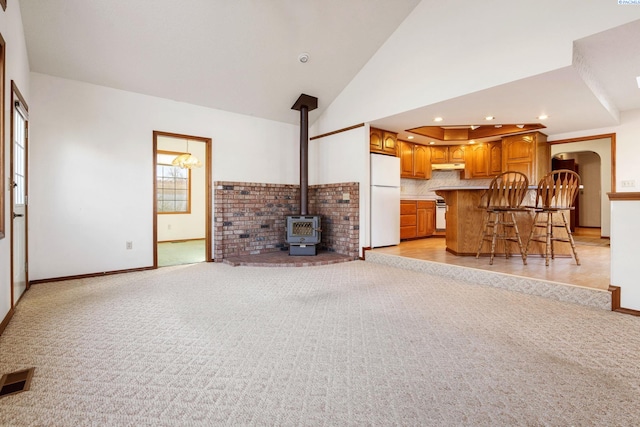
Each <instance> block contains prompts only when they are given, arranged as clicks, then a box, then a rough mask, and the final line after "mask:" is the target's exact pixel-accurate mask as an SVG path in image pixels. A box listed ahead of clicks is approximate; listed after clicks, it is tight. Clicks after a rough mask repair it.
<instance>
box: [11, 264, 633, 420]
mask: <svg viewBox="0 0 640 427" xmlns="http://www.w3.org/2000/svg"><path fill="white" fill-rule="evenodd" d="M639 354H640V318H636V317H632V316H627V315H622V314H617V313H612V312H608V311H605V310H602V309H597V308H589V307H584V306H580V305H576V304H571V303H563V302H559V301H554V300H549V299H544V298H541V297H537V296H531V295H525V294H520V293H516V292H510V291H506V290H503V289H496V288H492V287H488V286H483V285H480V284H472V283H468V282H460V281H455V280H452V279H448V278H445V277H439V276H433V275H428V274H425V273H419V272H415V271H409V270H403V269H398V268H393V267H389V266H384V265H380V264H375V263H371V262H364V261H354V262H349V263H342V264H335V265H329V266H322V267H304V268H288V269H287V268H273V267H270V268H258V267H231V266H228V265H224V264H210V263H201V264H193V265H185V266H177V267H167V268H163V269H158V270H152V271H145V272H137V273H130V274H122V275H113V276H105V277H99V278H94V279H82V280H73V281H67V282H58V283H49V284H40V285H36V286H33V287H32V288H31V289H30V290H29V291H28V292H27V294H26V295H25V296H24V298H23V300H22V301H21V302H20V304H19V305H18V307H17V311H16V314H15V316H14V318H13V320H12V321H11V322H10V324H9V325H8V327H7V329H6V330H5V332H4V334H3V335H2V336H1V337H0V374H1V373H5V372H12V371H16V370H19V369H21V368H24V367H31V366H34V367H35V368H36V370H35V374H34V376H33V379H32V382H31V390H30V391H27V392H24V393H19V394H16V395H12V396H8V397H4V398H1V399H0V425H8V426H26V425H56V426H79V425H83V426H86V425H100V426H103V425H105V426H106V425H109V426H185V425H188V426H210V425H312V426H336V425H338V426H341V425H379V426H390V425H415V426H417V425H420V426H458V425H465V426H507V425H508V426H518V425H521V426H541V425H551V426H570V425H574V426H587V425H588V426H590V425H616V426H631V425H636V424H637V421H638V414H640V363H638V355H639Z"/></svg>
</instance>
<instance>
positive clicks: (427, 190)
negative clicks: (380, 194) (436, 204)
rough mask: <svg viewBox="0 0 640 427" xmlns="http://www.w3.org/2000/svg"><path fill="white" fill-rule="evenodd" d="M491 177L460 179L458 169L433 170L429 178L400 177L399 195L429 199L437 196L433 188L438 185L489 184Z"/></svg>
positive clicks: (438, 186) (405, 197) (406, 197)
mask: <svg viewBox="0 0 640 427" xmlns="http://www.w3.org/2000/svg"><path fill="white" fill-rule="evenodd" d="M490 182H491V179H460V171H457V170H453V171H448V170H434V171H432V173H431V179H405V178H403V179H401V180H400V197H401V198H403V199H429V198H434V197H437V196H436V193H435V192H434V189H436V188H440V187H466V186H477V185H487V186H488V185H489V183H490Z"/></svg>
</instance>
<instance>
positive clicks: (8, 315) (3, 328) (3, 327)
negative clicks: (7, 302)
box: [0, 308, 15, 335]
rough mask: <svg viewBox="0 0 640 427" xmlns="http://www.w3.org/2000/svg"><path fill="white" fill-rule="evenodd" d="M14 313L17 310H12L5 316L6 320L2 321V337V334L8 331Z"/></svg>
mask: <svg viewBox="0 0 640 427" xmlns="http://www.w3.org/2000/svg"><path fill="white" fill-rule="evenodd" d="M13 313H15V309H13V308H12V309H10V310H9V312H8V313H7V315H6V316H4V319H2V323H0V335H2V333H3V332H4V330H5V329H6V327H7V325H8V324H9V321H10V320H11V318H12V317H13Z"/></svg>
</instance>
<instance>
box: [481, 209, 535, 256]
mask: <svg viewBox="0 0 640 427" xmlns="http://www.w3.org/2000/svg"><path fill="white" fill-rule="evenodd" d="M490 229H491V230H490ZM510 229H512V230H513V233H512V234H511V233H509V230H510ZM497 240H502V241H503V242H504V256H505V258H509V257H510V256H511V252H510V251H509V242H514V243H517V244H518V248H519V249H520V255H521V256H522V263H523V264H524V265H527V255H526V252H525V248H524V246H522V239H521V238H520V231H519V230H518V224H517V222H516V216H515V213H514V212H512V211H489V212H488V213H487V217H486V218H485V221H484V224H483V227H482V236H481V237H480V244H479V245H478V251H477V252H476V259H477V258H479V257H480V252H481V251H482V246H483V244H484V242H491V254H490V257H489V265H493V258H494V256H495V252H496V241H497Z"/></svg>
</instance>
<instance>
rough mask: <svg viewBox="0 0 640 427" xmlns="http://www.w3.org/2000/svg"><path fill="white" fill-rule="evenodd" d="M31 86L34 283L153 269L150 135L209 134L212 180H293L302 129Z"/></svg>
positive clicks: (129, 97) (161, 102)
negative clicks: (142, 268) (56, 278)
mask: <svg viewBox="0 0 640 427" xmlns="http://www.w3.org/2000/svg"><path fill="white" fill-rule="evenodd" d="M31 90H32V94H33V99H32V102H31V129H32V132H31V147H30V148H31V157H30V159H29V161H30V165H29V167H30V169H29V174H30V175H29V176H30V207H29V215H30V217H29V224H30V230H29V232H30V234H29V257H30V258H29V260H30V279H31V280H37V279H46V278H54V277H64V276H73V275H80V274H91V273H96V272H102V271H114V270H123V269H131V268H139V267H148V266H151V265H152V264H153V245H154V242H153V208H152V206H153V205H152V197H153V178H154V175H155V173H154V163H155V162H154V159H153V135H152V132H153V131H154V130H158V131H164V132H171V133H178V134H186V135H195V136H201V137H209V138H212V140H213V142H212V145H213V146H212V157H213V159H212V165H211V167H212V171H213V180H214V181H216V180H224V181H244V182H264V183H275V184H296V183H297V182H298V167H299V162H298V138H299V132H298V126H294V125H288V124H284V123H278V122H274V121H269V120H263V119H257V118H253V117H249V116H242V115H239V114H234V113H228V112H224V111H219V110H212V109H208V108H203V107H198V106H194V105H189V104H185V103H180V102H175V101H171V100H167V99H160V98H154V97H150V96H144V95H139V94H135V93H130V92H124V91H120V90H114V89H110V88H106V87H100V86H95V85H90V84H85V83H80V82H76V81H70V80H64V79H60V78H56V77H51V76H47V75H43V74H38V73H32V74H31ZM126 241H132V242H133V250H126Z"/></svg>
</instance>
